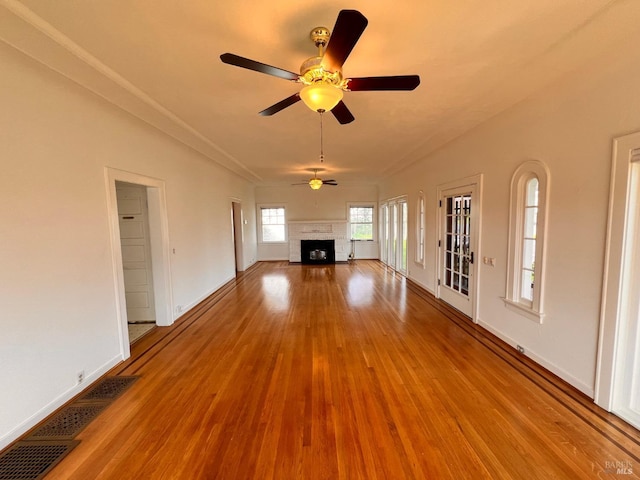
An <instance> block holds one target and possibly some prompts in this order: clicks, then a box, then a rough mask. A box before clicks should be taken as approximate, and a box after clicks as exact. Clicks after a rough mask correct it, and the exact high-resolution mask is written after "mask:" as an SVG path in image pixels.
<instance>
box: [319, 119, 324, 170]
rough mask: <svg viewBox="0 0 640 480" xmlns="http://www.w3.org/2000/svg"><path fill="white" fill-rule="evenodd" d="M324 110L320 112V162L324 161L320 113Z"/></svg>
mask: <svg viewBox="0 0 640 480" xmlns="http://www.w3.org/2000/svg"><path fill="white" fill-rule="evenodd" d="M323 114H324V112H320V163H324V147H323V144H324V142H323V132H322V115H323Z"/></svg>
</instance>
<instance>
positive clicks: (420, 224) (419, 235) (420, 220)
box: [416, 191, 425, 267]
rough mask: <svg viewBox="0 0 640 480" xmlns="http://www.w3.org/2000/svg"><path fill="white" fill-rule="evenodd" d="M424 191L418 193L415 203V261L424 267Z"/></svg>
mask: <svg viewBox="0 0 640 480" xmlns="http://www.w3.org/2000/svg"><path fill="white" fill-rule="evenodd" d="M424 222H425V219H424V192H422V191H420V192H419V193H418V203H417V205H416V263H418V264H420V265H422V266H423V267H424Z"/></svg>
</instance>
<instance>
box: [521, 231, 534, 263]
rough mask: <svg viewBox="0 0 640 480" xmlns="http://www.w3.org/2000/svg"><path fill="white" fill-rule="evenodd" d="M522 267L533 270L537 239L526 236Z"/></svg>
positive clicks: (523, 243) (523, 242) (523, 244)
mask: <svg viewBox="0 0 640 480" xmlns="http://www.w3.org/2000/svg"><path fill="white" fill-rule="evenodd" d="M522 247H523V248H522V268H528V269H529V270H533V267H534V264H535V260H536V241H535V240H534V239H530V238H525V239H524V240H523V241H522Z"/></svg>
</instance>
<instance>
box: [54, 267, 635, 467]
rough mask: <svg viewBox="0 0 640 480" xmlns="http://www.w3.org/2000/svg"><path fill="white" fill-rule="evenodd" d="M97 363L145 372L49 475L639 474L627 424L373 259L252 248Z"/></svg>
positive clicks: (120, 371) (122, 371)
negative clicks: (271, 255)
mask: <svg viewBox="0 0 640 480" xmlns="http://www.w3.org/2000/svg"><path fill="white" fill-rule="evenodd" d="M110 374H112V375H140V376H141V378H140V379H139V380H138V381H137V382H136V383H135V384H134V385H133V386H132V387H131V388H130V390H128V391H127V392H126V393H125V394H124V395H123V396H122V397H120V398H119V399H117V400H116V401H115V402H114V403H113V404H112V405H111V406H110V407H108V408H107V409H106V410H105V411H104V412H103V413H101V414H100V416H99V417H98V418H97V419H96V420H94V421H93V422H92V423H91V424H90V425H89V426H88V427H87V428H86V429H85V430H84V431H83V432H81V434H80V435H79V436H78V439H80V440H81V443H80V445H79V446H78V447H76V448H75V450H73V451H72V452H71V453H70V454H69V455H68V456H67V457H66V458H65V459H63V461H62V462H61V463H60V464H59V465H57V466H56V467H55V468H54V469H53V471H52V472H51V473H50V474H49V475H48V476H47V479H65V480H67V479H81V480H87V479H129V478H131V479H213V478H221V479H251V478H256V479H270V478H277V479H296V478H305V479H316V478H317V479H358V478H363V479H403V478H416V479H446V478H456V479H459V478H471V479H483V478H486V479H496V478H518V479H550V478H558V479H577V478H615V477H616V469H617V468H627V469H631V474H629V475H624V476H622V477H618V478H638V472H640V433H639V432H638V431H637V430H635V429H633V428H632V427H630V426H628V425H627V424H625V423H624V422H622V421H621V420H619V419H618V418H617V417H615V416H613V415H610V414H608V413H606V412H604V411H603V410H601V409H599V408H598V407H596V406H595V405H594V404H593V403H592V401H591V400H590V399H588V398H587V397H585V396H584V395H582V394H581V393H579V392H577V391H576V390H574V389H573V388H572V387H570V386H568V385H566V384H565V383H563V382H561V381H559V380H558V379H557V378H555V377H554V376H553V375H551V374H549V373H548V372H546V371H544V370H543V369H541V368H540V367H538V366H536V365H535V364H533V363H532V362H530V361H529V360H528V359H527V358H526V357H524V356H522V355H520V354H518V353H517V352H515V351H514V350H513V349H512V348H510V347H508V346H507V345H505V344H503V343H502V342H500V341H499V340H497V339H496V338H495V337H493V336H491V335H490V334H488V333H487V332H486V331H484V330H482V329H481V328H478V327H476V326H475V325H473V324H472V323H470V322H469V321H468V320H467V319H466V318H465V317H463V316H462V315H460V314H458V313H457V312H455V311H454V310H452V309H450V308H448V307H447V306H446V305H445V304H443V303H441V302H439V301H438V300H436V299H434V298H433V297H432V296H431V295H429V294H427V293H426V292H424V291H422V290H421V289H420V288H418V287H417V286H415V285H414V284H412V283H411V282H408V281H406V280H405V279H404V278H402V277H401V276H399V275H396V274H394V273H393V272H391V271H389V270H387V269H386V268H385V267H384V266H383V265H382V264H380V263H378V262H375V261H362V260H360V261H357V262H356V263H355V264H339V265H336V266H328V267H320V266H300V265H288V264H287V263H285V262H282V263H260V264H258V265H257V266H255V267H254V268H252V269H251V270H250V271H248V272H246V273H244V274H242V275H241V276H239V277H238V278H237V279H236V280H235V281H233V282H231V283H229V284H227V285H226V286H225V287H223V288H222V289H221V290H220V291H219V292H217V293H216V294H214V295H213V296H211V297H210V298H209V299H207V300H206V301H205V302H203V304H201V305H200V306H199V307H197V308H196V309H194V310H192V311H191V312H189V313H188V314H187V315H186V316H184V317H182V318H181V319H180V320H179V321H178V322H176V324H175V325H174V326H172V327H165V328H163V327H159V328H156V329H155V330H154V331H153V332H151V333H150V334H148V335H147V336H145V337H144V338H142V339H141V340H140V341H139V342H137V343H136V344H135V345H134V346H133V349H132V357H131V358H130V359H129V360H128V361H127V362H125V363H123V364H121V365H119V366H118V367H117V368H115V369H114V370H113V371H112V372H111V373H110ZM627 472H628V470H627ZM621 473H622V472H621V471H620V472H618V474H621Z"/></svg>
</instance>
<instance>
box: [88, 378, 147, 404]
mask: <svg viewBox="0 0 640 480" xmlns="http://www.w3.org/2000/svg"><path fill="white" fill-rule="evenodd" d="M138 378H139V377H136V376H131V377H107V378H105V379H104V380H102V381H101V382H100V383H98V384H97V385H95V386H94V387H91V389H90V390H89V392H87V394H86V395H84V396H83V397H82V398H80V399H79V400H78V402H92V401H101V400H102V401H104V400H115V399H116V398H118V397H119V396H120V395H122V394H123V393H124V392H125V391H126V390H127V389H128V388H129V387H130V386H131V385H133V382H135V381H136V380H137V379H138Z"/></svg>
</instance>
